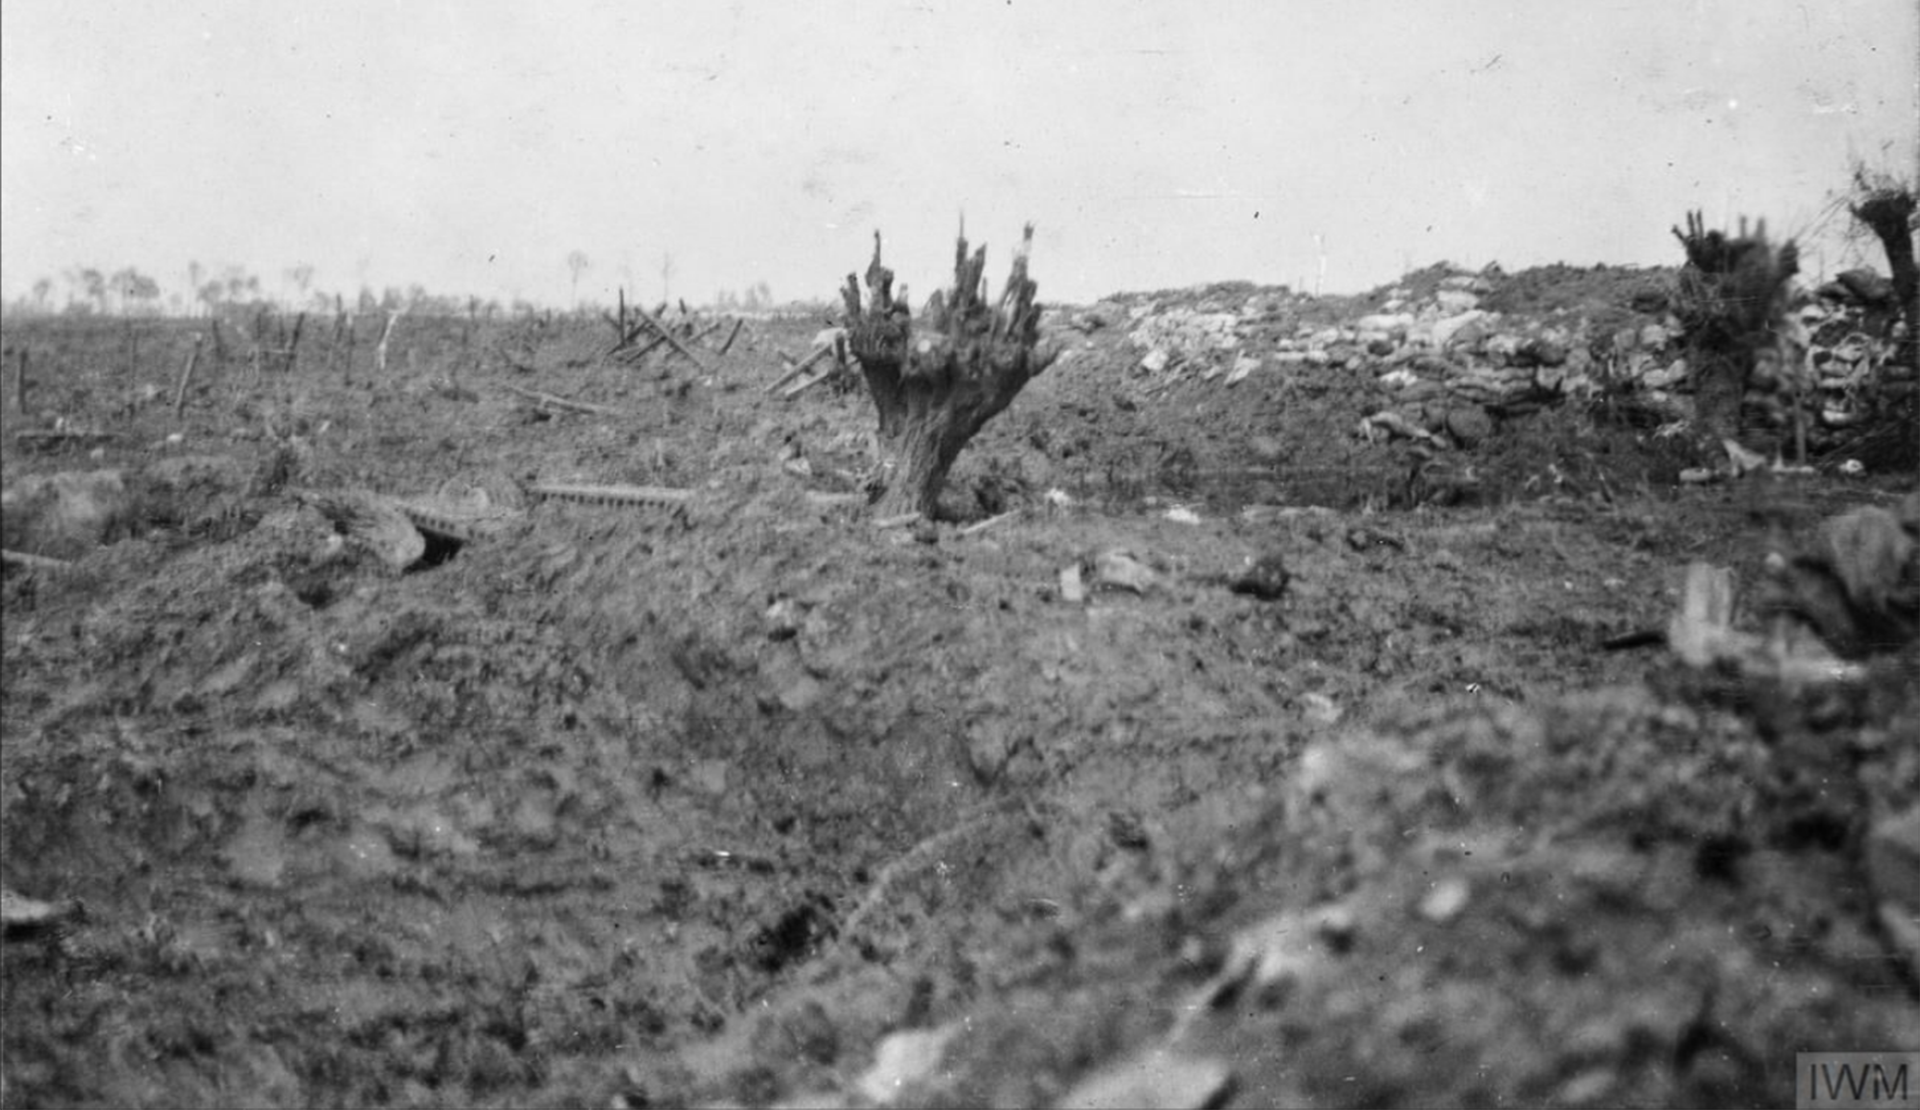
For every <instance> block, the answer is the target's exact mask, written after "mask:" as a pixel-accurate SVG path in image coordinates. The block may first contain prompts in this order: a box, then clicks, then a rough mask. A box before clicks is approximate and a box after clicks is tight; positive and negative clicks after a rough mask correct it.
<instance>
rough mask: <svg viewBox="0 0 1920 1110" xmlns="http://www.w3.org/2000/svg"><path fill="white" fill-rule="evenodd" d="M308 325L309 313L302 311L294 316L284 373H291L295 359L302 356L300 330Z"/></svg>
mask: <svg viewBox="0 0 1920 1110" xmlns="http://www.w3.org/2000/svg"><path fill="white" fill-rule="evenodd" d="M306 326H307V314H306V313H304V312H302V313H301V314H300V315H298V316H295V317H294V318H293V336H292V338H290V339H288V340H287V365H286V368H285V370H284V371H283V372H284V373H286V374H288V375H291V374H292V373H293V365H294V362H295V360H297V359H298V358H299V357H300V332H301V330H302V329H303V328H305V327H306Z"/></svg>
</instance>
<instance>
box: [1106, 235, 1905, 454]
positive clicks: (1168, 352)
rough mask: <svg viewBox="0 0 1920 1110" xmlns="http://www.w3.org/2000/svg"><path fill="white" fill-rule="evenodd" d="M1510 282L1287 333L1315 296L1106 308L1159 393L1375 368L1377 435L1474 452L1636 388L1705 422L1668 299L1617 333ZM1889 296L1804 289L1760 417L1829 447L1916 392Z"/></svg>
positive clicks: (1220, 296)
mask: <svg viewBox="0 0 1920 1110" xmlns="http://www.w3.org/2000/svg"><path fill="white" fill-rule="evenodd" d="M1412 276H1415V275H1410V277H1412ZM1423 276H1424V275H1423ZM1504 280H1507V275H1505V274H1503V273H1501V272H1500V270H1499V269H1498V267H1489V268H1488V269H1487V270H1486V271H1484V272H1480V273H1469V272H1462V271H1451V272H1448V273H1446V274H1445V275H1444V276H1441V277H1440V279H1439V280H1438V282H1437V284H1434V283H1424V284H1433V287H1432V288H1431V290H1430V291H1429V292H1426V293H1424V294H1422V293H1416V292H1415V291H1414V290H1413V289H1410V288H1408V285H1407V284H1405V283H1403V284H1402V285H1398V286H1395V287H1393V288H1391V289H1388V290H1385V291H1384V293H1383V294H1381V297H1382V298H1383V299H1382V300H1381V302H1380V303H1379V307H1378V310H1377V311H1373V312H1370V313H1368V314H1366V315H1363V316H1359V317H1357V318H1354V319H1352V320H1350V321H1346V322H1343V323H1340V324H1338V325H1332V326H1323V325H1317V324H1299V325H1296V326H1293V327H1286V326H1277V325H1278V324H1280V323H1281V322H1283V321H1284V320H1285V319H1286V318H1287V316H1288V313H1287V311H1286V309H1287V308H1288V306H1289V305H1290V304H1291V303H1293V302H1305V301H1309V300H1311V298H1305V297H1300V296H1298V295H1295V294H1291V293H1288V292H1286V291H1285V290H1280V291H1278V292H1275V291H1271V290H1264V291H1263V290H1257V289H1255V288H1254V287H1252V286H1219V287H1214V288H1213V289H1210V290H1206V291H1203V292H1201V293H1199V294H1197V295H1194V296H1190V297H1188V298H1184V299H1182V300H1180V301H1179V302H1175V301H1173V300H1172V299H1168V298H1156V299H1153V300H1146V301H1143V302H1140V303H1135V304H1132V305H1130V306H1125V307H1118V308H1112V307H1107V308H1106V312H1105V314H1106V315H1109V316H1111V315H1115V314H1117V313H1118V312H1125V313H1126V315H1127V316H1128V325H1127V326H1128V328H1129V331H1128V339H1129V340H1130V341H1131V342H1132V344H1133V345H1134V347H1136V348H1138V349H1139V350H1140V351H1141V355H1140V358H1139V361H1138V362H1137V363H1136V364H1135V372H1136V374H1137V375H1140V376H1142V377H1144V378H1145V379H1146V381H1145V382H1144V383H1143V385H1144V390H1145V391H1146V392H1153V391H1156V390H1158V389H1161V388H1165V387H1167V386H1170V385H1173V384H1175V383H1177V382H1181V381H1194V380H1197V381H1208V382H1211V381H1219V382H1220V384H1222V385H1223V386H1233V385H1236V384H1238V383H1240V382H1241V381H1243V380H1245V379H1247V378H1249V377H1250V376H1252V375H1256V374H1260V373H1279V374H1285V373H1289V372H1292V371H1295V370H1297V369H1299V368H1303V367H1308V366H1313V367H1329V368H1332V369H1335V370H1342V369H1344V370H1348V371H1352V372H1355V373H1356V374H1365V375H1366V376H1367V377H1368V378H1370V379H1371V380H1372V382H1373V383H1374V385H1375V387H1376V388H1377V389H1378V391H1379V393H1380V395H1381V401H1382V403H1381V405H1380V407H1379V408H1378V409H1377V410H1376V411H1375V412H1374V413H1373V414H1372V415H1370V416H1368V417H1367V418H1366V419H1365V420H1363V421H1361V424H1360V427H1359V428H1358V429H1357V431H1358V433H1359V434H1360V435H1361V436H1362V437H1364V438H1368V439H1379V438H1383V437H1408V438H1413V439H1418V440H1424V441H1427V442H1429V443H1431V444H1433V445H1435V446H1440V447H1449V446H1459V447H1472V446H1473V445H1474V444H1475V443H1476V442H1477V441H1478V440H1479V439H1481V438H1484V437H1485V436H1486V435H1487V434H1489V433H1490V432H1491V431H1492V428H1493V423H1494V421H1495V420H1496V419H1502V418H1507V417H1512V416H1518V415H1523V414H1526V413H1529V412H1533V411H1537V410H1539V409H1541V408H1545V407H1548V406H1551V405H1555V404H1559V403H1561V402H1562V401H1565V400H1567V399H1569V398H1582V399H1584V398H1592V397H1595V396H1598V395H1600V394H1602V393H1605V394H1608V395H1609V396H1614V397H1630V398H1631V399H1632V400H1633V402H1634V404H1635V405H1636V406H1637V407H1638V408H1640V409H1641V410H1643V411H1644V412H1646V413H1647V414H1648V419H1649V421H1650V422H1651V423H1655V424H1674V425H1679V424H1684V423H1685V422H1687V421H1690V420H1691V419H1692V417H1693V403H1692V398H1691V396H1690V393H1691V376H1690V374H1689V372H1688V366H1687V360H1686V357H1685V350H1684V336H1683V335H1682V332H1681V327H1680V322H1679V320H1678V319H1677V318H1675V317H1674V315H1673V314H1672V313H1671V312H1670V311H1668V310H1667V308H1666V307H1665V305H1664V304H1663V303H1659V298H1657V297H1655V298H1653V303H1648V304H1645V305H1644V306H1642V305H1640V304H1638V303H1636V306H1635V307H1636V311H1634V312H1632V313H1631V314H1630V315H1631V316H1632V317H1633V322H1632V323H1630V324H1628V325H1626V326H1618V327H1612V326H1608V325H1606V324H1604V323H1596V321H1595V319H1593V318H1592V316H1589V315H1583V314H1581V313H1578V312H1574V313H1555V314H1553V315H1552V316H1551V317H1538V316H1522V315H1517V314H1503V313H1501V312H1497V311H1493V310H1491V309H1489V308H1487V307H1485V304H1486V302H1487V300H1488V299H1489V295H1490V294H1493V293H1494V292H1495V291H1496V290H1497V289H1498V288H1499V285H1500V283H1501V282H1502V281H1504ZM1891 297H1892V294H1891V291H1890V287H1889V283H1888V282H1887V281H1886V279H1884V278H1880V277H1878V276H1877V275H1874V274H1872V273H1871V272H1870V271H1856V272H1852V273H1849V274H1847V275H1843V276H1842V278H1840V279H1837V280H1835V281H1834V282H1831V283H1829V284H1827V285H1824V286H1822V287H1820V288H1819V289H1818V290H1816V291H1814V292H1812V293H1810V294H1807V295H1805V296H1804V297H1803V298H1802V303H1801V305H1800V306H1799V307H1798V308H1797V309H1796V311H1795V312H1794V313H1793V315H1792V317H1791V318H1790V322H1789V329H1788V334H1786V335H1784V336H1782V339H1781V343H1780V347H1779V350H1777V351H1773V352H1766V353H1765V354H1764V355H1763V357H1762V358H1761V360H1760V365H1759V367H1758V368H1757V369H1756V371H1755V374H1754V377H1753V380H1752V382H1751V385H1750V390H1749V397H1748V400H1749V404H1750V405H1752V406H1754V407H1755V408H1756V409H1757V410H1758V411H1757V414H1756V415H1757V416H1758V418H1759V421H1760V422H1762V423H1764V424H1770V425H1772V426H1774V427H1777V428H1789V427H1792V426H1793V422H1794V412H1795V408H1796V406H1797V407H1798V410H1799V412H1800V413H1801V423H1802V425H1803V431H1804V433H1805V435H1806V440H1807V446H1808V449H1809V450H1811V451H1816V452H1817V451H1819V450H1821V449H1823V448H1827V447H1831V446H1833V445H1834V444H1835V442H1836V439H1837V437H1838V435H1839V434H1840V433H1841V431H1842V430H1843V429H1846V428H1849V427H1851V426H1853V425H1856V424H1858V423H1860V422H1861V421H1863V420H1865V419H1867V418H1868V417H1870V416H1871V415H1872V414H1873V413H1874V412H1875V411H1878V410H1879V409H1880V408H1881V407H1883V406H1884V405H1886V404H1887V403H1888V402H1889V401H1890V400H1895V399H1897V398H1898V397H1899V396H1901V395H1903V394H1902V391H1911V390H1912V389H1914V388H1915V374H1914V371H1913V368H1912V367H1896V366H1891V365H1890V363H1891V362H1892V361H1893V359H1894V358H1895V350H1896V347H1897V342H1898V340H1897V336H1898V328H1899V325H1898V324H1897V323H1894V322H1893V321H1894V314H1892V313H1890V312H1889V311H1888V309H1889V306H1890V304H1891ZM1642 299H1644V298H1636V302H1638V301H1640V300H1642ZM1103 307H1106V306H1103ZM1619 307H1620V308H1621V309H1622V311H1623V312H1624V310H1625V306H1619ZM1614 315H1615V316H1616V318H1617V317H1619V316H1620V314H1619V313H1616V314H1614ZM1103 322H1104V321H1103Z"/></svg>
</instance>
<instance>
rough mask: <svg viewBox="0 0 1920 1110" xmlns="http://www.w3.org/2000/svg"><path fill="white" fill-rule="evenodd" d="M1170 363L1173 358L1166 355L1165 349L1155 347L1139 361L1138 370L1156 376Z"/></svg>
mask: <svg viewBox="0 0 1920 1110" xmlns="http://www.w3.org/2000/svg"><path fill="white" fill-rule="evenodd" d="M1171 361H1173V356H1172V355H1170V354H1168V353H1167V349H1166V348H1165V347H1155V348H1154V349H1153V350H1151V351H1148V352H1147V353H1146V355H1145V356H1144V357H1142V358H1141V359H1140V369H1142V370H1145V371H1147V372H1148V373H1149V374H1158V373H1159V372H1160V371H1162V370H1165V369H1166V368H1167V363H1169V362H1171Z"/></svg>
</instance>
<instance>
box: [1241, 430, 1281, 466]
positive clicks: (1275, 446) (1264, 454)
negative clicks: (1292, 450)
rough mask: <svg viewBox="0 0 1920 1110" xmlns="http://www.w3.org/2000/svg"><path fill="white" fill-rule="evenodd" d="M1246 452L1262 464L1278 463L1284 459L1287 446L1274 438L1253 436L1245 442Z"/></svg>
mask: <svg viewBox="0 0 1920 1110" xmlns="http://www.w3.org/2000/svg"><path fill="white" fill-rule="evenodd" d="M1247 451H1248V452H1249V453H1250V454H1252V455H1253V457H1254V458H1256V459H1259V460H1260V461H1261V462H1263V463H1270V462H1279V461H1280V460H1281V459H1283V458H1285V457H1286V454H1287V445H1286V444H1284V443H1282V442H1280V440H1279V438H1278V437H1276V436H1254V437H1253V438H1252V439H1249V440H1247Z"/></svg>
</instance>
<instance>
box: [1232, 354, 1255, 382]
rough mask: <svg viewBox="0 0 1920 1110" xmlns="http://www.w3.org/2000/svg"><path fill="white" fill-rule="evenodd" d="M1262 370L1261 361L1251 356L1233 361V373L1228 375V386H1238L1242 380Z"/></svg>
mask: <svg viewBox="0 0 1920 1110" xmlns="http://www.w3.org/2000/svg"><path fill="white" fill-rule="evenodd" d="M1258 369H1260V360H1259V359H1257V358H1254V357H1253V356H1251V355H1241V356H1240V357H1239V358H1236V359H1234V360H1233V373H1231V374H1228V375H1227V384H1228V385H1238V384H1239V383H1240V381H1241V380H1242V379H1244V378H1245V377H1246V376H1247V375H1248V374H1251V373H1253V372H1254V371H1255V370H1258Z"/></svg>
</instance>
